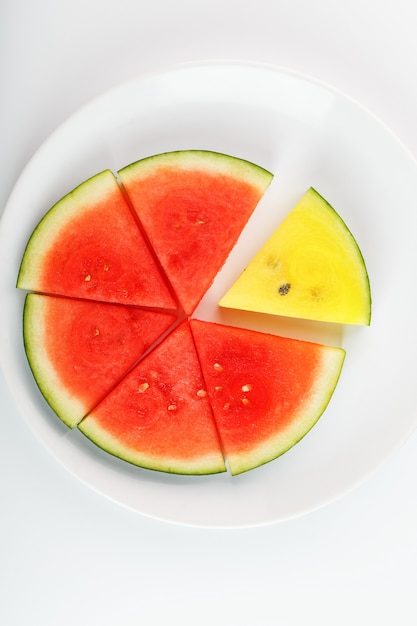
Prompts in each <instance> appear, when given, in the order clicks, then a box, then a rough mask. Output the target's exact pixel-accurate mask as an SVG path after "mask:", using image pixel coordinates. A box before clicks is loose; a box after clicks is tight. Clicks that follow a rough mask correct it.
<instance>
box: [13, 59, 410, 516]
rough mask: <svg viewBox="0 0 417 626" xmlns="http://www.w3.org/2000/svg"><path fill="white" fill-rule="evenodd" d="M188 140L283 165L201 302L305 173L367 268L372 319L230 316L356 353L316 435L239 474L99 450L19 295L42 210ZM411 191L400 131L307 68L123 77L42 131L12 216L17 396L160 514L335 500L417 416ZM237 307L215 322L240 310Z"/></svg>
mask: <svg viewBox="0 0 417 626" xmlns="http://www.w3.org/2000/svg"><path fill="white" fill-rule="evenodd" d="M186 148H201V149H210V150H216V151H220V152H225V153H228V154H232V155H235V156H240V157H243V158H246V159H249V160H251V161H254V162H255V163H258V164H259V165H262V166H263V167H265V168H267V169H269V170H270V171H272V172H273V173H274V174H275V175H276V176H275V179H274V181H273V184H272V186H271V188H270V189H269V191H268V192H267V194H266V196H265V197H264V199H263V201H262V203H261V205H260V207H259V210H257V212H256V214H255V216H254V219H253V220H251V222H250V224H249V227H248V228H247V229H246V230H245V232H244V233H243V235H242V238H241V240H240V242H239V245H238V247H237V248H236V249H235V250H234V252H233V254H232V255H231V257H230V260H229V262H228V264H227V265H226V266H225V269H224V271H222V272H221V274H220V275H219V277H218V279H217V281H216V283H215V284H214V285H213V288H212V289H211V290H210V291H209V292H208V294H207V296H206V298H205V300H204V302H202V304H201V306H200V308H199V314H200V315H201V316H203V317H215V318H217V315H218V314H217V309H216V302H217V298H218V296H219V295H222V292H223V291H224V289H225V287H226V286H228V285H229V284H230V283H231V281H232V280H233V279H234V277H235V276H237V274H238V273H239V272H240V270H241V269H242V267H243V266H244V264H245V263H246V262H247V260H248V259H249V258H251V256H252V255H253V254H254V253H255V252H256V250H257V249H258V247H259V246H260V245H261V244H262V242H263V241H264V240H265V238H266V236H268V235H269V234H270V233H271V232H272V230H273V228H274V227H275V226H276V225H277V224H278V223H279V222H280V220H281V219H282V217H283V216H284V215H285V214H286V212H287V211H289V210H290V209H291V208H292V206H293V204H294V203H295V201H296V200H297V199H298V198H299V197H300V196H301V195H302V194H303V193H304V192H305V191H306V189H307V188H308V187H310V186H314V187H315V188H316V189H317V190H318V191H319V192H320V193H321V194H322V195H324V196H325V197H326V198H327V199H328V201H329V202H330V203H331V204H333V206H334V207H335V208H336V210H337V211H338V212H339V213H340V214H341V215H342V217H343V218H344V219H345V221H346V222H347V224H348V225H349V227H350V228H351V230H352V231H353V233H354V235H355V237H356V239H357V241H358V243H359V245H360V247H361V249H362V252H363V254H364V257H365V260H366V263H367V267H368V270H369V274H370V280H371V287H372V294H373V318H372V324H371V327H370V328H362V327H359V328H357V327H349V328H346V327H345V328H343V327H339V326H334V327H332V326H330V327H329V326H326V325H320V324H318V325H314V324H307V323H303V322H285V321H284V320H281V319H279V318H278V319H275V320H271V319H269V318H266V317H265V316H264V317H262V316H254V317H252V316H250V315H249V316H245V317H244V318H240V319H236V320H234V321H236V323H240V322H243V323H247V324H248V325H251V326H253V325H254V326H257V327H260V328H262V329H264V330H272V331H273V332H276V333H278V334H280V333H281V334H291V335H293V336H298V337H301V338H311V339H315V340H323V341H324V342H328V343H334V344H335V345H342V346H343V347H344V348H345V349H346V351H347V357H346V361H345V365H344V370H343V372H342V376H341V380H340V383H339V385H338V387H337V389H336V392H335V394H334V396H333V398H332V401H331V403H330V405H329V407H328V409H327V411H326V412H325V414H324V415H323V416H322V418H321V419H320V421H319V423H318V424H317V425H316V426H315V428H314V429H313V430H312V431H311V432H310V433H309V434H308V436H307V437H305V438H304V439H303V440H302V441H301V442H300V443H299V444H298V445H297V446H295V447H294V448H293V449H292V450H290V451H289V452H288V453H287V454H285V455H284V456H282V457H280V458H279V459H277V460H275V461H273V462H271V463H269V464H267V465H265V466H263V467H261V468H258V469H256V470H253V471H251V472H248V473H246V474H243V475H240V476H237V477H234V478H232V477H231V476H230V475H228V474H222V475H218V476H209V477H182V476H170V475H167V474H161V473H157V472H152V471H147V470H142V469H139V468H136V467H134V466H131V465H129V464H127V463H124V462H123V461H120V460H118V459H116V458H113V457H112V456H110V455H108V454H106V453H105V452H102V451H101V450H99V449H98V448H96V447H95V446H94V445H93V444H91V443H90V442H89V441H88V440H87V439H86V438H84V437H83V436H82V435H81V434H80V433H78V432H77V431H76V430H75V431H69V430H68V429H67V428H66V427H65V426H64V425H63V424H61V423H60V421H59V419H58V418H57V417H56V416H55V415H54V414H53V413H52V412H51V411H50V410H49V408H48V407H47V405H46V404H45V402H44V401H43V399H42V397H41V396H40V393H39V391H38V389H37V387H36V384H35V383H34V381H33V379H32V376H31V374H30V371H29V368H28V365H27V361H26V357H25V353H24V349H23V344H22V332H21V317H22V305H23V300H24V293H22V292H19V291H18V290H16V289H15V281H16V276H17V272H18V268H19V264H20V259H21V257H22V253H23V250H24V247H25V244H26V241H27V239H28V237H29V236H30V234H31V232H32V230H33V228H34V226H35V225H36V223H37V222H38V220H39V219H40V217H41V216H42V215H43V214H44V213H45V211H46V210H47V209H48V208H49V207H50V206H51V205H52V204H53V203H54V202H55V201H56V200H57V199H59V198H60V197H61V196H62V195H64V194H65V193H66V192H68V191H69V190H71V189H72V188H73V187H75V186H76V185H77V184H78V183H80V182H82V181H83V180H85V179H86V178H88V177H89V176H91V175H93V174H95V173H96V172H98V171H100V170H102V169H105V168H111V169H113V170H114V171H116V170H117V169H120V168H121V167H123V166H124V165H126V164H128V163H130V162H132V161H134V160H136V159H139V158H141V157H144V156H148V155H152V154H156V153H159V152H164V151H167V150H176V149H186ZM416 198H417V165H416V162H415V161H414V160H413V159H412V158H411V156H410V155H409V154H408V153H407V151H406V150H405V149H404V147H403V146H402V145H401V144H400V143H399V142H398V141H397V140H396V138H395V137H393V135H392V134H391V133H390V132H389V131H388V130H387V129H386V128H385V127H384V126H383V125H382V124H381V123H380V122H378V121H377V120H375V119H374V117H372V115H370V114H369V113H368V112H367V111H365V110H364V109H363V108H361V107H360V106H359V105H358V104H356V103H355V102H352V101H351V100H349V99H347V98H346V97H344V96H342V95H341V94H340V93H338V92H336V91H333V90H332V89H329V88H328V87H326V86H324V85H322V84H319V83H317V82H315V81H313V80H311V79H308V78H306V77H303V76H299V75H296V74H293V73H291V72H289V71H285V70H281V69H278V68H274V67H268V66H257V65H250V64H242V63H221V62H216V63H202V64H192V65H186V66H181V67H178V68H174V69H173V70H171V71H167V72H166V73H161V74H156V75H148V76H144V77H141V78H139V79H137V80H133V81H131V82H128V83H126V84H122V85H121V86H119V87H117V88H116V89H114V90H112V91H110V92H109V93H106V94H104V95H103V96H102V97H100V98H98V99H96V100H94V101H93V102H91V103H90V104H89V105H87V106H86V107H84V108H83V109H82V110H80V111H79V112H77V113H76V114H75V115H73V116H72V117H71V118H70V119H69V120H68V121H67V122H66V123H65V124H63V125H62V126H61V127H60V128H59V129H58V130H57V131H56V132H55V133H54V134H53V135H52V136H51V137H50V138H49V139H48V140H47V141H46V142H45V143H44V144H43V146H42V147H41V148H40V150H39V151H38V152H37V153H36V154H35V156H34V157H33V158H32V160H31V161H30V163H29V165H28V166H27V167H26V169H25V170H24V172H23V173H22V175H21V177H20V179H19V181H18V183H17V185H16V187H15V189H14V191H13V193H12V195H11V197H10V200H9V202H8V205H7V207H6V209H5V212H4V215H3V217H2V222H1V229H0V250H1V258H0V264H1V271H0V280H1V304H2V306H1V308H0V332H1V346H2V348H1V363H2V366H3V369H4V374H5V377H6V379H7V381H8V383H9V385H10V388H11V391H12V394H13V396H14V398H15V401H16V404H17V406H18V408H19V409H20V411H21V413H22V414H23V416H24V417H25V418H26V420H27V422H28V424H29V425H30V426H31V427H32V429H33V430H34V431H35V433H36V434H37V435H38V437H39V439H40V440H41V441H42V442H43V443H44V444H45V446H46V448H47V449H48V450H49V451H50V452H51V453H52V454H53V455H55V457H56V458H57V459H58V460H59V461H60V462H61V463H63V465H64V466H65V467H66V468H67V469H68V470H69V471H70V472H72V473H73V474H74V475H75V476H77V477H78V478H79V479H80V480H82V481H84V482H85V483H86V484H87V485H89V486H90V487H92V488H94V489H96V490H97V491H99V492H101V493H102V494H104V495H106V496H108V497H109V498H111V499H113V500H114V501H116V502H118V503H120V504H122V505H125V506H127V507H130V508H131V509H134V510H136V511H138V512H140V513H142V514H145V515H149V516H151V517H155V518H159V519H163V520H169V521H172V522H176V523H181V524H188V525H196V526H203V527H223V528H225V527H244V526H251V525H252V526H254V525H262V524H268V523H272V522H277V521H280V520H284V519H288V518H291V517H294V516H297V515H301V514H303V513H306V512H308V511H311V510H313V509H315V508H317V507H320V506H322V505H324V504H325V503H328V502H330V501H332V500H333V499H335V498H337V497H339V496H341V495H342V494H344V493H346V492H347V491H348V490H350V489H351V488H352V487H354V486H355V485H357V484H358V483H359V482H360V481H361V480H363V479H364V478H365V477H366V476H368V475H369V474H370V472H372V471H373V470H375V469H376V468H377V467H378V465H379V464H380V463H381V462H382V461H383V460H384V459H386V458H387V456H388V455H389V454H390V453H392V452H393V451H394V450H395V449H396V448H397V447H398V446H399V445H401V444H402V443H403V442H404V441H405V439H406V438H407V436H408V435H409V434H410V433H411V432H412V431H413V430H414V428H415V426H416V423H417V410H416V407H417V402H416V400H417V384H416V382H415V366H414V363H415V360H414V355H415V351H416V348H417V341H416V333H417V324H416V323H415V306H414V304H415V295H414V294H415V269H416V267H417V247H416V245H415V241H416V219H417V211H416V210H415V202H416ZM227 315H228V314H226V313H225V316H226V317H221V318H220V319H222V320H224V321H230V320H231V319H232V318H227ZM232 315H233V314H232ZM232 321H233V320H232Z"/></svg>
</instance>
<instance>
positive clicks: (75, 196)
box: [17, 170, 177, 309]
mask: <svg viewBox="0 0 417 626" xmlns="http://www.w3.org/2000/svg"><path fill="white" fill-rule="evenodd" d="M17 286H18V287H20V288H21V289H27V290H31V291H37V292H42V293H49V294H55V295H63V296H72V297H77V298H88V299H92V300H99V301H104V302H116V303H122V304H135V305H140V306H148V307H161V308H167V309H175V308H176V306H177V304H176V300H175V299H174V298H173V296H172V294H171V292H170V290H169V288H168V286H167V284H166V281H165V279H164V277H163V275H162V274H161V272H160V270H159V267H158V265H157V262H156V260H155V258H154V256H153V253H152V252H151V250H150V249H149V247H148V245H147V243H146V241H145V238H144V237H143V235H142V233H141V231H140V229H139V227H138V225H137V220H136V219H135V217H134V216H133V214H132V212H131V210H130V208H129V206H128V204H127V203H126V200H125V198H124V196H123V193H122V191H121V189H120V187H119V185H118V183H117V180H116V178H115V176H114V175H113V174H112V173H111V172H110V171H108V170H106V171H104V172H101V173H99V174H97V175H96V176H93V177H92V178H90V179H88V180H87V181H85V182H84V183H82V184H81V185H79V186H78V187H77V188H76V189H74V190H73V191H72V192H70V193H69V194H67V195H66V196H64V198H62V199H61V200H60V201H59V202H57V203H56V204H55V205H54V206H53V207H52V208H51V209H50V210H49V211H48V213H46V215H45V216H44V218H43V219H42V220H41V221H40V222H39V224H38V226H37V227H36V228H35V230H34V232H33V234H32V236H31V238H30V240H29V242H28V245H27V247H26V250H25V253H24V256H23V259H22V263H21V267H20V271H19V276H18V280H17Z"/></svg>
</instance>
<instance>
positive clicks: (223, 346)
mask: <svg viewBox="0 0 417 626" xmlns="http://www.w3.org/2000/svg"><path fill="white" fill-rule="evenodd" d="M191 327H192V332H193V335H194V339H195V343H196V347H197V352H198V355H199V359H200V362H201V366H202V371H203V376H204V379H205V384H206V387H207V392H208V396H209V398H210V403H211V407H212V410H213V415H214V418H215V420H216V424H217V429H218V431H219V434H220V438H221V441H222V445H223V449H224V453H225V455H226V457H227V460H228V463H229V468H230V471H231V473H232V474H234V475H235V474H240V473H242V472H245V471H247V470H250V469H253V468H254V467H257V466H259V465H262V464H264V463H267V462H268V461H271V460H272V459H275V458H276V457H278V456H280V455H281V454H283V453H284V452H286V451H287V450H288V449H289V448H291V447H292V446H293V445H294V444H295V443H297V442H298V441H299V440H300V439H301V438H302V437H304V435H305V434H306V433H307V432H308V431H309V430H310V429H311V428H312V427H313V425H314V424H315V423H316V422H317V420H318V419H319V417H320V416H321V414H322V413H323V411H324V409H325V408H326V406H327V404H328V402H329V400H330V398H331V396H332V394H333V391H334V389H335V387H336V384H337V381H338V378H339V375H340V371H341V368H342V364H343V360H344V356H345V352H344V350H342V349H341V348H333V347H329V346H323V345H320V344H315V343H310V342H306V341H301V340H297V339H291V338H285V337H278V336H275V335H269V334H266V333H260V332H257V331H253V330H246V329H241V328H236V327H230V326H225V325H221V324H215V323H211V322H203V321H199V320H191Z"/></svg>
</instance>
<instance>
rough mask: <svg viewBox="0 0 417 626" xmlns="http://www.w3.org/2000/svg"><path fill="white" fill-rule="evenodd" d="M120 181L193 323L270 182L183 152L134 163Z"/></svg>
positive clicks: (212, 156)
mask: <svg viewBox="0 0 417 626" xmlns="http://www.w3.org/2000/svg"><path fill="white" fill-rule="evenodd" d="M119 176H120V180H121V182H122V185H123V187H124V189H125V190H126V193H127V194H128V196H129V199H130V201H131V203H132V206H133V208H134V210H135V211H136V213H137V215H138V217H139V220H140V222H141V223H142V225H143V227H144V230H145V231H146V233H147V236H148V237H149V241H150V244H151V246H152V248H153V250H154V251H155V253H156V255H157V256H158V258H159V260H160V262H161V265H162V267H163V269H164V271H165V272H166V275H167V276H168V279H169V281H170V283H171V285H172V286H173V288H174V290H175V293H176V294H177V297H178V299H179V301H180V303H181V305H182V307H183V309H184V311H185V313H186V315H191V313H192V312H193V310H194V309H195V307H196V306H197V304H198V302H199V301H200V299H201V298H202V296H203V295H204V293H205V292H206V291H207V289H208V288H209V286H210V285H211V283H212V281H213V279H214V277H215V276H216V274H217V273H218V271H219V270H220V269H221V267H222V265H223V264H224V262H225V260H226V258H227V256H228V255H229V253H230V251H231V249H232V248H233V246H234V245H235V244H236V241H237V239H238V237H239V235H240V233H241V231H242V230H243V228H244V226H245V225H246V223H247V221H248V219H249V217H250V216H251V215H252V213H253V211H254V209H255V208H256V206H257V204H258V202H259V200H260V199H261V197H262V195H263V194H264V193H265V190H266V189H267V187H268V186H269V184H270V182H271V180H272V174H270V173H269V172H267V171H266V170H264V169H262V168H261V167H259V166H257V165H254V164H252V163H249V162H247V161H244V160H242V159H237V158H235V157H229V156H226V155H221V154H218V153H214V152H205V151H198V150H195V151H193V150H186V151H178V152H172V153H165V154H162V155H157V156H154V157H149V158H147V159H143V160H141V161H137V162H136V163H133V164H131V165H129V166H127V167H126V168H124V169H122V170H121V171H119Z"/></svg>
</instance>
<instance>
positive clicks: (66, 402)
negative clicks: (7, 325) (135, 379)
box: [23, 294, 176, 427]
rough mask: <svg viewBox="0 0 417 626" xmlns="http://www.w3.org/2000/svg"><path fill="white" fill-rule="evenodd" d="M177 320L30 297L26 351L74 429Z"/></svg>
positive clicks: (115, 307)
mask: <svg viewBox="0 0 417 626" xmlns="http://www.w3.org/2000/svg"><path fill="white" fill-rule="evenodd" d="M175 322H176V317H175V316H174V315H170V314H168V313H166V314H165V313H158V312H153V311H142V310H139V309H135V308H133V307H127V306H119V305H113V304H103V303H98V302H90V301H87V300H84V301H83V300H76V299H71V298H69V299H67V298H62V297H54V296H44V295H37V294H28V295H27V296H26V301H25V308H24V325H23V329H24V342H25V349H26V354H27V357H28V361H29V365H30V367H31V369H32V372H33V375H34V377H35V380H36V382H37V384H38V386H39V388H40V390H41V392H42V394H43V395H44V397H45V398H46V400H47V402H48V403H49V405H50V406H51V408H52V409H53V410H54V411H55V413H56V414H57V415H58V416H59V417H60V418H61V419H62V421H63V422H64V423H65V424H67V426H69V427H73V426H75V425H76V424H77V423H78V422H79V421H80V420H81V419H82V418H83V417H84V415H85V414H86V413H87V412H88V411H90V410H91V409H92V408H93V407H94V406H95V405H96V404H97V403H98V402H99V401H100V400H101V399H102V398H103V397H104V396H105V395H106V394H107V393H108V392H109V390H110V389H111V388H112V387H113V386H114V385H115V384H116V383H117V382H118V381H119V380H120V379H121V378H122V376H123V375H124V374H126V372H127V370H128V369H129V368H131V367H132V366H133V365H134V364H135V363H136V362H137V361H138V359H139V358H140V357H141V356H142V355H143V354H144V353H145V352H146V350H147V349H148V348H150V347H151V346H152V345H153V344H154V343H155V342H156V341H157V340H158V339H159V338H160V337H161V336H162V335H163V334H164V333H165V331H167V330H168V329H169V327H170V326H172V324H173V323H175Z"/></svg>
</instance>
